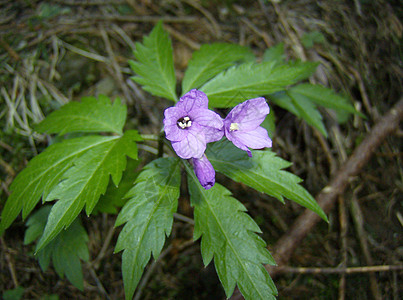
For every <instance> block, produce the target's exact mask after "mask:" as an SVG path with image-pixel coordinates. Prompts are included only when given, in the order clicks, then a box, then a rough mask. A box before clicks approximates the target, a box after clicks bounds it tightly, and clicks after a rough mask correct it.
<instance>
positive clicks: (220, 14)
mask: <svg viewBox="0 0 403 300" xmlns="http://www.w3.org/2000/svg"><path fill="white" fill-rule="evenodd" d="M402 12H403V7H402V6H401V2H400V1H386V0H385V1H380V0H379V1H376V0H374V1H367V0H354V1H352V0H349V1H347V0H340V1H332V0H322V1H310V0H293V1H267V0H259V1H233V0H226V1H213V0H202V1H196V0H167V1H153V0H140V1H131V0H115V1H109V0H105V1H101V0H88V1H87V0H85V1H84V0H54V1H35V0H32V1H22V0H17V1H5V0H0V66H1V67H0V78H1V79H0V80H1V91H0V92H1V94H0V105H1V106H0V126H1V127H2V132H1V133H0V137H1V139H0V175H1V182H0V183H1V190H0V193H1V194H0V197H1V201H0V208H2V206H3V205H4V203H5V200H6V198H7V196H8V194H9V187H10V184H11V182H12V180H13V178H14V177H15V176H16V174H18V172H19V171H21V170H22V169H23V168H24V166H26V164H27V162H28V161H29V159H31V158H32V157H33V156H35V154H37V153H38V152H40V151H41V150H43V149H44V148H45V147H46V146H47V139H46V137H44V136H41V135H36V134H33V130H32V125H33V124H34V123H35V122H37V121H39V120H41V119H42V118H43V116H44V115H46V114H48V113H49V112H50V111H52V110H54V109H55V108H57V107H59V106H60V105H62V104H63V103H66V102H67V101H72V100H78V99H80V98H81V97H82V96H86V95H98V94H106V95H108V96H110V97H111V98H114V97H116V96H120V97H121V98H122V99H125V101H126V103H127V104H128V107H129V123H130V126H133V127H136V128H138V129H139V130H140V131H141V132H142V133H157V132H159V130H160V126H161V121H162V113H161V112H162V111H163V109H164V108H165V107H167V106H168V105H170V104H169V103H168V102H167V101H162V100H160V99H157V98H155V97H152V96H151V95H150V94H148V93H146V92H144V91H142V90H141V88H140V87H139V86H137V85H135V84H134V83H133V82H132V81H131V80H130V79H129V77H130V76H131V75H132V73H131V71H130V69H129V67H128V64H127V61H128V60H129V59H133V54H132V48H133V47H135V45H134V43H135V42H138V41H142V39H143V37H144V35H146V34H148V33H149V32H150V31H151V29H152V27H153V26H154V25H155V23H156V22H157V21H158V20H163V21H164V26H165V29H166V30H167V31H168V32H169V33H170V35H171V38H172V42H173V48H174V59H175V67H176V70H177V73H176V76H177V78H178V80H179V81H180V80H181V78H182V77H183V71H184V70H185V68H186V66H187V63H188V61H189V59H190V58H191V55H192V52H193V51H194V50H196V49H198V48H199V47H200V45H201V44H203V43H212V42H228V43H237V44H241V45H246V46H249V47H251V48H252V49H253V51H254V52H255V54H256V55H257V57H262V55H263V52H264V51H265V49H267V48H268V47H271V46H273V45H276V44H277V43H279V42H282V43H284V45H285V49H286V55H287V57H288V58H289V59H302V60H313V61H319V62H320V63H321V65H320V67H319V68H318V70H317V72H316V74H315V76H313V78H312V79H311V82H314V83H319V84H323V85H326V86H328V87H331V88H333V89H334V90H335V91H337V92H338V93H341V94H344V95H346V96H347V97H349V98H350V99H351V101H352V103H353V104H354V105H355V107H356V108H357V109H358V110H360V111H361V112H362V113H363V114H365V115H366V117H367V118H366V119H363V118H359V117H352V118H350V119H348V120H341V119H340V118H338V117H340V116H337V115H336V114H334V113H332V112H330V111H322V112H323V115H324V119H325V123H326V126H327V129H328V131H329V138H328V139H324V138H323V137H321V136H320V134H318V132H316V131H315V130H314V129H312V128H311V127H309V126H308V125H306V123H304V122H303V121H301V120H298V119H297V118H296V117H294V116H293V115H291V114H290V113H289V112H287V111H284V110H282V109H281V108H279V107H275V106H274V107H272V110H273V111H274V112H275V114H276V131H275V135H274V139H273V141H274V142H273V145H274V146H273V150H274V151H275V152H276V153H278V155H279V156H281V157H282V158H284V159H286V160H288V161H291V162H293V165H292V166H291V167H290V169H289V170H290V171H292V172H293V173H294V174H296V175H298V176H300V177H301V178H303V179H304V182H303V185H304V187H305V188H306V189H307V190H309V191H310V192H311V194H312V195H316V194H318V192H319V191H320V190H321V189H322V188H323V187H325V186H326V184H327V183H328V182H329V179H330V178H331V176H332V174H334V173H335V172H336V171H337V169H338V168H339V166H340V165H341V163H342V162H343V161H345V160H346V159H347V158H348V157H349V155H350V154H351V152H352V150H353V149H354V148H355V146H356V145H358V144H359V143H360V142H361V140H362V139H363V138H364V137H365V136H366V134H367V133H368V132H370V131H371V128H372V127H373V125H374V124H375V123H376V121H377V120H378V119H379V117H380V116H382V115H383V114H385V113H386V112H387V111H388V110H389V109H390V108H391V107H392V106H393V104H395V103H396V102H397V101H398V100H399V98H400V97H402V78H403V76H402V75H403V72H402V60H401V58H402V32H403V26H402V16H403V14H402ZM21 94H22V95H23V96H22V97H18V96H19V95H21ZM16 99H20V100H18V101H19V102H18V101H17V100H16ZM16 101H17V102H16ZM14 108H15V110H13V109H14ZM340 121H342V122H340ZM401 138H402V131H401V130H398V131H397V132H395V133H394V134H393V135H392V136H389V137H388V138H387V139H386V141H385V142H384V143H382V145H381V146H380V147H379V148H378V149H377V150H376V153H375V155H374V156H373V157H372V158H371V160H370V161H369V162H368V164H367V165H366V166H365V167H364V168H363V169H362V171H361V172H360V174H359V175H358V176H356V177H355V178H352V179H351V181H350V183H349V187H348V188H347V190H346V191H345V192H344V193H343V195H342V196H340V197H339V199H338V204H337V205H336V208H335V209H333V211H332V212H331V213H330V214H329V220H330V223H329V224H325V223H324V222H322V223H319V224H318V225H317V226H316V227H315V228H314V230H312V231H311V232H310V234H309V235H308V236H307V237H306V238H305V239H304V241H303V243H302V244H300V245H298V247H297V250H296V251H295V252H294V253H293V255H292V258H291V260H290V261H289V262H288V266H289V267H291V268H289V269H288V271H287V272H283V273H282V274H280V275H279V276H277V277H276V279H275V283H276V286H277V288H278V290H279V299H371V298H375V299H396V300H397V299H401V298H402V297H403V290H402V286H403V285H402V275H403V273H402V270H401V269H400V270H387V271H385V270H384V271H378V272H369V270H368V268H366V267H368V266H382V267H384V268H386V269H387V268H389V267H390V266H398V267H399V266H400V268H401V266H402V264H403V262H402V260H403V246H402V245H403V243H402V241H403V236H402V233H403V231H402V228H403V206H402V191H403V180H402V178H403V172H402V140H401ZM217 181H218V182H220V183H223V184H224V185H225V186H226V187H228V188H229V189H230V190H231V191H232V192H233V194H234V196H235V197H236V198H237V199H239V200H240V201H242V202H243V203H244V204H245V206H246V207H247V208H248V211H249V213H250V215H251V216H252V217H253V218H254V219H255V220H256V221H257V222H258V224H259V226H260V227H261V229H262V231H263V234H262V237H263V239H264V240H265V241H266V242H267V243H268V245H269V249H270V248H271V247H272V246H273V245H274V244H275V243H276V241H277V240H278V239H279V238H280V237H281V236H282V235H283V234H284V233H285V232H286V231H287V229H288V228H289V227H290V226H291V224H292V223H293V221H294V220H295V219H296V217H297V216H298V215H300V214H301V212H302V211H303V209H302V208H301V207H299V206H298V205H296V204H294V203H291V202H286V205H283V204H281V203H280V202H278V201H276V200H274V199H272V198H270V197H268V196H265V195H262V194H259V193H257V192H255V191H253V190H251V189H249V188H247V187H246V186H243V185H239V184H235V183H233V182H230V181H228V179H226V178H225V177H221V176H218V178H217ZM178 212H179V213H180V214H182V215H184V216H188V217H192V209H191V208H190V207H189V201H188V199H186V197H184V198H181V199H180V205H179V211H178ZM114 221H115V216H113V215H106V214H104V215H102V214H100V215H97V216H94V217H91V219H90V220H89V219H87V218H83V223H84V225H85V227H86V229H87V231H88V234H89V237H90V242H89V249H90V256H91V259H90V262H89V263H85V264H83V273H84V280H85V284H84V290H83V291H79V290H78V289H77V288H75V287H74V286H72V285H71V284H70V283H69V282H68V281H67V280H65V279H64V280H63V279H60V278H59V277H58V276H57V274H56V273H55V271H54V270H53V269H52V268H49V269H48V270H47V271H45V272H42V271H41V269H40V267H39V265H38V263H37V261H36V260H35V258H34V256H33V247H32V245H27V246H26V245H24V244H23V240H24V232H25V225H24V222H23V221H22V220H21V219H20V218H19V219H18V220H17V221H16V222H15V223H14V224H13V225H12V227H11V228H9V229H8V230H7V231H6V233H5V235H4V236H3V237H2V238H1V243H0V245H1V246H0V291H7V290H12V289H15V288H16V287H23V289H24V292H23V296H22V298H21V299H45V298H44V297H45V296H46V295H48V298H49V297H50V295H53V297H54V298H53V299H57V297H58V298H59V299H124V291H123V282H122V278H121V272H120V268H121V255H120V254H113V246H114V245H115V243H116V238H117V236H118V231H119V230H120V229H117V230H115V231H111V228H113V224H114ZM192 232H193V226H192V224H191V223H187V222H182V221H176V222H175V224H174V228H173V232H172V234H171V236H170V238H169V239H168V241H167V243H166V246H165V250H164V252H163V256H162V257H161V259H160V260H159V261H158V262H157V263H152V264H150V266H149V267H148V268H147V270H146V274H148V277H147V280H144V284H143V285H142V286H141V288H140V289H139V291H140V293H141V294H140V293H139V291H138V292H137V294H136V297H137V299H224V298H225V295H224V292H223V289H222V287H221V285H220V282H219V280H218V278H217V276H216V273H215V269H214V267H213V266H212V264H210V265H209V266H208V267H206V268H204V266H203V263H202V260H201V256H200V247H199V243H198V242H195V243H192V242H191V240H192ZM108 233H110V234H111V235H109V237H111V239H108ZM100 254H101V255H100ZM95 259H97V264H94V260H95ZM298 267H306V268H316V269H315V271H316V272H314V273H312V272H311V273H306V271H307V270H306V269H298ZM345 267H348V268H353V267H361V269H360V270H358V271H359V272H356V273H351V274H346V273H345V272H343V271H340V272H335V273H332V274H328V272H326V269H325V268H345ZM56 295H57V297H56ZM48 298H46V299H48ZM49 299H51V298H49Z"/></svg>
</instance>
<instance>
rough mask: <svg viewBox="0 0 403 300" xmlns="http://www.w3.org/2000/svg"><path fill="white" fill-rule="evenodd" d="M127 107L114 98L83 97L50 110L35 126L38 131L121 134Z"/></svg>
mask: <svg viewBox="0 0 403 300" xmlns="http://www.w3.org/2000/svg"><path fill="white" fill-rule="evenodd" d="M126 114H127V109H126V106H125V105H122V104H121V103H120V99H115V101H114V103H113V104H111V101H110V100H109V98H108V97H106V96H103V95H100V96H99V97H98V99H97V98H95V97H84V98H82V99H81V102H70V103H68V104H66V105H64V106H63V107H62V108H61V109H59V110H56V111H54V112H52V113H51V114H50V115H49V116H47V117H46V119H45V120H43V121H42V122H41V123H39V124H38V125H37V126H35V130H36V131H38V132H42V133H43V132H46V133H49V134H50V133H57V134H59V135H62V134H66V133H70V132H113V133H117V134H119V135H121V134H122V130H123V126H124V124H125V121H126Z"/></svg>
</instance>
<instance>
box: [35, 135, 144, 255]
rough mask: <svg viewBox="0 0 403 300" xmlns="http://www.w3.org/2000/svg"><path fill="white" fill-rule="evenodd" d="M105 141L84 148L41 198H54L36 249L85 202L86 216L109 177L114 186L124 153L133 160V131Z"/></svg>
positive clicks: (135, 148)
mask: <svg viewBox="0 0 403 300" xmlns="http://www.w3.org/2000/svg"><path fill="white" fill-rule="evenodd" d="M104 138H105V142H104V143H102V144H99V145H97V147H93V148H92V149H90V150H88V151H86V152H85V153H84V154H83V155H81V156H80V157H79V158H77V159H75V160H74V164H73V166H72V167H70V168H69V169H68V170H67V171H66V172H65V173H64V174H63V176H62V177H61V178H60V179H61V181H60V182H59V183H58V184H57V185H56V186H54V187H53V189H52V190H51V191H50V193H49V194H48V195H47V197H46V198H44V199H45V201H52V200H55V199H58V201H57V202H56V203H55V204H54V205H53V207H52V210H51V212H50V214H49V218H48V222H47V224H46V227H45V231H44V233H43V235H42V237H41V239H40V240H39V242H38V246H37V251H38V250H40V249H41V248H42V247H44V246H45V245H46V244H47V243H48V242H49V241H51V240H52V239H53V238H54V237H55V236H56V235H57V234H58V233H59V232H60V231H61V230H62V229H63V228H67V227H68V226H69V225H70V224H71V223H72V222H73V221H74V219H75V218H76V217H77V216H78V214H79V213H80V212H81V210H82V209H83V208H84V205H86V213H87V215H90V214H91V212H92V210H93V209H94V207H95V205H96V204H97V202H98V200H99V197H100V196H101V195H102V194H104V193H105V191H106V188H107V186H108V182H109V176H111V177H112V181H113V183H114V184H115V185H118V184H119V182H120V180H121V177H122V172H123V170H124V169H125V168H126V155H127V156H129V157H131V158H133V159H137V146H136V143H135V142H134V141H136V140H139V139H140V137H139V135H138V133H137V132H136V131H133V130H129V131H126V132H125V134H124V135H123V136H122V137H104Z"/></svg>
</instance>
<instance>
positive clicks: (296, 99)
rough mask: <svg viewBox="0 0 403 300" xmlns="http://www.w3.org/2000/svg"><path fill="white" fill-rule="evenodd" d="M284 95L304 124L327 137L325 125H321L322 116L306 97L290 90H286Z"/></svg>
mask: <svg viewBox="0 0 403 300" xmlns="http://www.w3.org/2000/svg"><path fill="white" fill-rule="evenodd" d="M286 93H287V95H288V96H290V99H291V101H292V104H293V105H294V107H295V109H296V110H297V111H298V115H299V116H301V118H302V119H304V120H305V122H307V123H308V124H309V125H311V126H313V127H315V128H316V129H318V130H319V131H320V133H322V134H323V135H324V136H325V137H327V131H326V128H325V125H324V124H323V118H322V115H321V114H320V112H319V111H318V109H317V108H316V105H315V104H314V103H313V102H311V101H310V99H308V98H307V97H305V96H303V95H301V94H299V93H294V92H293V91H292V89H290V90H288V91H287V92H286Z"/></svg>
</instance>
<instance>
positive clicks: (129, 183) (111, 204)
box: [92, 158, 141, 214]
mask: <svg viewBox="0 0 403 300" xmlns="http://www.w3.org/2000/svg"><path fill="white" fill-rule="evenodd" d="M140 161H141V160H140V159H139V160H133V159H130V158H129V159H128V160H127V167H126V170H125V171H124V172H123V175H122V180H121V181H120V183H119V186H116V185H115V184H113V182H111V181H109V184H108V188H107V189H106V192H105V194H104V195H102V196H101V198H99V201H98V203H97V205H96V206H95V207H94V210H93V211H92V213H93V214H94V213H97V212H103V213H109V214H117V213H118V208H120V207H122V206H123V205H124V204H125V203H126V202H127V198H126V197H125V195H126V193H127V192H128V191H129V190H130V189H131V188H132V187H133V182H134V181H135V180H136V178H137V176H138V174H139V172H136V171H135V170H136V169H137V167H138V166H139V164H140Z"/></svg>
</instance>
